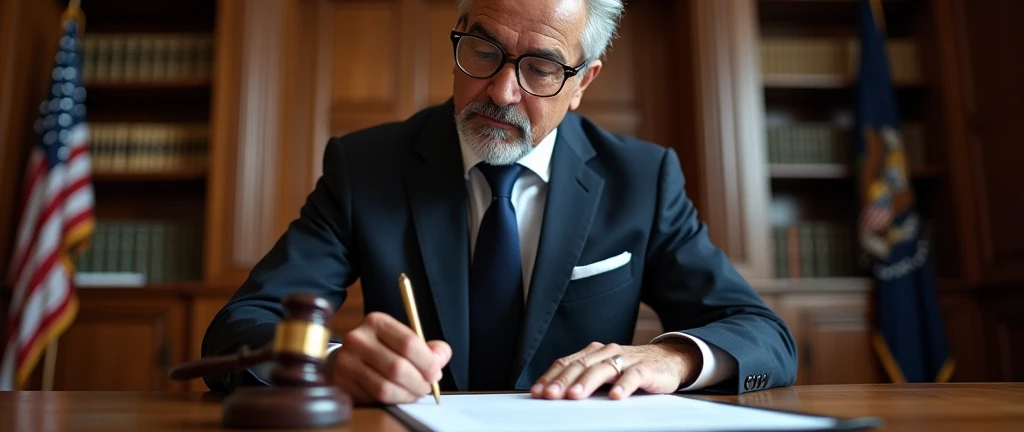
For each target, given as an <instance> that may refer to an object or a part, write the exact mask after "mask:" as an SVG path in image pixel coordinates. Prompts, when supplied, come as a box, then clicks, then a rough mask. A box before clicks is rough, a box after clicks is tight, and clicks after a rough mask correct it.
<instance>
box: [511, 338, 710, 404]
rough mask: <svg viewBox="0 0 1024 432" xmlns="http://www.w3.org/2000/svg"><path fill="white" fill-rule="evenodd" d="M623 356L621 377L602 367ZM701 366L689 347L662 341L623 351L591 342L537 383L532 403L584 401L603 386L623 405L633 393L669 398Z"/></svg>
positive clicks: (560, 361) (689, 343)
mask: <svg viewBox="0 0 1024 432" xmlns="http://www.w3.org/2000/svg"><path fill="white" fill-rule="evenodd" d="M615 355H621V356H622V359H623V364H622V374H621V375H619V373H618V371H617V370H616V369H615V366H612V364H611V362H609V361H606V360H608V359H610V358H612V356H615ZM702 366H703V360H702V358H701V355H700V350H699V349H698V348H697V346H696V344H694V343H693V342H692V341H689V340H684V339H666V340H664V341H662V342H659V343H656V344H651V345H639V346H621V345H617V344H608V345H604V344H601V343H598V342H593V343H591V344H590V345H588V346H587V347H586V348H584V349H583V350H582V351H580V352H577V353H575V354H572V355H570V356H568V357H562V358H560V359H558V360H557V361H556V362H555V364H554V365H552V366H551V369H548V371H547V372H546V373H545V374H544V375H543V376H541V377H540V379H538V380H537V383H536V384H534V386H533V388H532V389H530V393H531V394H532V395H533V397H534V398H544V399H562V398H569V399H584V398H587V397H590V395H591V394H593V393H594V391H595V390H597V389H598V387H601V385H603V384H613V385H612V389H611V391H610V392H609V397H611V398H612V399H625V398H627V397H629V396H630V395H632V394H633V393H634V392H636V391H637V390H644V391H646V392H649V393H672V392H674V391H676V390H678V389H679V387H680V386H685V385H689V383H692V382H693V381H695V380H696V379H697V375H699V374H700V370H701V367H702Z"/></svg>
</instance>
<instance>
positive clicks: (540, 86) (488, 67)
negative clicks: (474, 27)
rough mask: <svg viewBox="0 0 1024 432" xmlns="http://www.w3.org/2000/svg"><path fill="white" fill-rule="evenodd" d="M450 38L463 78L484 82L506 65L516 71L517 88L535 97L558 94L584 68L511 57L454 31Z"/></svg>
mask: <svg viewBox="0 0 1024 432" xmlns="http://www.w3.org/2000/svg"><path fill="white" fill-rule="evenodd" d="M456 26H458V24H456ZM451 38H452V49H453V50H454V51H455V64H457V65H459V69H461V70H462V72H465V73H466V75H469V76H471V77H473V78H478V79H487V78H490V77H492V76H494V75H495V74H497V73H498V71H500V70H501V68H502V67H504V66H505V64H506V63H512V64H514V65H515V67H516V80H517V81H518V82H519V87H522V89H523V90H525V91H526V92H527V93H529V94H531V95H534V96H538V97H551V96H554V95H556V94H558V92H560V91H562V87H563V86H565V81H566V80H568V79H569V77H573V76H576V75H577V74H579V73H580V71H581V70H583V67H584V66H586V65H587V63H586V62H583V64H581V65H579V66H577V67H571V66H566V65H564V64H561V63H559V62H556V61H554V60H550V59H546V58H543V57H540V56H536V55H524V56H519V57H515V56H510V55H508V53H506V52H505V50H503V49H501V47H500V46H498V45H496V44H494V43H493V42H490V41H488V40H486V39H483V38H480V37H478V36H474V35H471V34H469V33H463V32H460V31H456V30H455V29H452V35H451Z"/></svg>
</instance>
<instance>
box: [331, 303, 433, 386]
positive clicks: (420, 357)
mask: <svg viewBox="0 0 1024 432" xmlns="http://www.w3.org/2000/svg"><path fill="white" fill-rule="evenodd" d="M451 358H452V348H451V347H450V346H449V345H448V344H447V343H445V342H444V341H430V342H426V343H424V342H423V341H422V340H421V339H420V338H419V336H417V335H416V333H415V332H413V331H412V329H411V328H409V327H408V326H406V325H405V324H402V323H401V322H399V321H398V320H396V319H395V318H394V317H392V316H391V315H388V314H385V313H381V312H372V313H370V314H368V315H367V316H366V318H365V319H363V323H362V324H360V325H359V327H356V328H355V329H354V330H352V331H351V332H349V333H348V334H347V335H345V339H344V340H343V341H342V345H341V347H339V348H338V349H336V350H334V352H333V353H331V356H330V358H329V359H328V361H329V362H330V377H329V379H330V381H331V382H332V383H333V384H334V385H337V386H338V387H340V388H341V389H342V390H344V391H345V392H347V393H348V394H349V395H351V396H352V398H353V399H354V402H356V403H384V404H396V403H406V402H415V401H416V400H418V399H419V398H421V397H423V396H426V395H428V394H430V383H431V382H433V381H439V380H440V379H441V369H442V368H443V367H444V366H445V365H446V364H448V360H449V359H451Z"/></svg>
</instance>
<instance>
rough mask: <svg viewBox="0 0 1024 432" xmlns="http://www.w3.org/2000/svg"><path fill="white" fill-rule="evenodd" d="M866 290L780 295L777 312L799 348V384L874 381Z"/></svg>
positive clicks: (877, 373)
mask: <svg viewBox="0 0 1024 432" xmlns="http://www.w3.org/2000/svg"><path fill="white" fill-rule="evenodd" d="M866 294H867V293H863V292H861V293H858V292H851V293H830V294H795V295H788V296H783V297H780V299H779V300H778V307H777V309H776V312H778V313H779V315H780V316H781V317H782V319H783V320H785V321H786V323H787V324H788V325H789V327H790V329H791V331H792V332H793V337H794V338H795V339H796V343H797V349H798V350H799V354H800V355H799V369H798V371H797V382H796V383H797V384H798V385H803V384H846V383H873V382H879V380H880V378H881V377H882V375H881V366H880V364H879V362H878V359H877V357H875V353H874V349H873V348H872V347H871V333H870V329H871V326H870V319H871V318H870V315H869V312H868V303H867V301H866V297H867V295H866Z"/></svg>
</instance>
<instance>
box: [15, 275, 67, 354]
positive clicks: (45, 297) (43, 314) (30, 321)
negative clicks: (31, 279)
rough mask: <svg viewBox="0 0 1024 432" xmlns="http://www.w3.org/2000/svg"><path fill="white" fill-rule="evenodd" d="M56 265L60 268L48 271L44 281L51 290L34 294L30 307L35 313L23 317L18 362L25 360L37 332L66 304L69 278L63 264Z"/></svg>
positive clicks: (47, 325)
mask: <svg viewBox="0 0 1024 432" xmlns="http://www.w3.org/2000/svg"><path fill="white" fill-rule="evenodd" d="M57 267H59V268H60V269H58V270H57V271H54V272H52V273H50V277H49V280H47V281H46V282H47V284H46V285H47V287H49V288H50V289H51V290H52V291H51V292H47V293H46V294H42V293H40V294H39V295H36V296H34V297H33V298H32V301H31V302H30V304H32V305H33V306H35V308H33V309H32V310H33V311H34V312H35V313H34V314H33V315H31V316H26V317H25V321H24V322H25V324H26V326H25V327H24V330H25V332H24V333H22V334H21V335H20V339H19V345H20V346H21V350H20V351H19V352H18V363H24V362H25V358H26V357H28V355H29V351H30V350H31V349H32V346H33V344H32V341H35V340H38V337H39V334H40V333H42V332H44V331H45V330H46V329H47V327H49V326H50V325H52V324H53V321H54V320H55V319H56V318H57V316H55V315H54V314H55V313H57V312H60V309H61V308H63V307H64V306H66V304H67V300H68V292H67V291H68V290H69V289H70V288H71V286H70V283H71V280H70V279H68V274H67V271H65V270H62V269H63V267H64V266H62V265H58V266H57Z"/></svg>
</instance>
